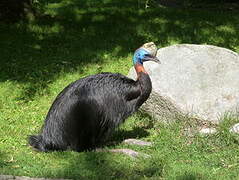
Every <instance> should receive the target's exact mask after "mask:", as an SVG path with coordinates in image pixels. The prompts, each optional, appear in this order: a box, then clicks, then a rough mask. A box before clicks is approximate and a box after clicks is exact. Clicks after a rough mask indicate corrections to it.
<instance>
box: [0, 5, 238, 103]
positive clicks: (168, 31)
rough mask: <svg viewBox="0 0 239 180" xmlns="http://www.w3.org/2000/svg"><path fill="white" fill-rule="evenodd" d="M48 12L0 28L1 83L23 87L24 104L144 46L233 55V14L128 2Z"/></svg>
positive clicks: (55, 8)
mask: <svg viewBox="0 0 239 180" xmlns="http://www.w3.org/2000/svg"><path fill="white" fill-rule="evenodd" d="M49 6H53V7H51V8H48V9H49V12H47V14H46V15H44V16H43V17H41V18H38V19H37V20H36V21H34V22H32V23H30V24H15V25H7V24H1V25H0V29H1V30H0V39H1V42H0V49H1V54H0V63H1V66H0V81H1V82H4V81H7V80H9V81H16V82H19V83H21V84H23V85H24V87H25V89H24V92H23V94H22V95H21V98H22V99H24V100H26V101H28V100H31V99H32V98H34V96H35V95H36V94H37V93H39V92H42V90H47V88H48V85H49V84H50V83H52V82H53V81H54V80H55V79H56V78H57V77H58V75H59V73H60V72H76V71H77V72H79V73H82V72H83V71H84V67H85V66H87V65H88V64H89V65H92V64H103V63H107V62H104V58H103V57H104V55H105V54H111V55H113V56H114V57H118V58H124V57H127V56H128V55H129V54H132V53H133V51H134V50H135V49H136V48H137V47H139V46H140V45H142V44H143V43H145V42H147V41H154V42H155V43H156V44H157V45H158V47H163V46H166V45H169V44H175V43H192V44H213V45H218V46H222V47H226V48H229V49H232V50H238V38H237V36H236V30H237V29H238V28H239V20H238V16H236V15H238V14H237V12H229V13H228V12H227V13H223V12H215V11H214V12H208V11H202V10H200V11H188V10H176V9H168V8H149V9H144V8H142V4H139V3H136V2H135V1H133V0H127V1H125V2H124V3H122V2H120V1H111V0H108V1H103V2H97V1H84V2H82V1H77V0H71V1H62V2H60V3H59V2H58V1H54V0H52V1H50V3H49ZM100 71H101V70H100V69H99V72H100ZM119 72H120V71H119Z"/></svg>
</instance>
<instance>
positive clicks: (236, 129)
mask: <svg viewBox="0 0 239 180" xmlns="http://www.w3.org/2000/svg"><path fill="white" fill-rule="evenodd" d="M230 132H232V133H236V134H239V123H237V124H235V125H234V126H232V127H231V129H230Z"/></svg>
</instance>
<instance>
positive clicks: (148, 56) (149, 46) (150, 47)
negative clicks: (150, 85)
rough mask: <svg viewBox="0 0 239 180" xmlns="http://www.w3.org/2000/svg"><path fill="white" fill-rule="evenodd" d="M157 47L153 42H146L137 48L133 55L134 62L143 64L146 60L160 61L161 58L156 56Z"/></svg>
mask: <svg viewBox="0 0 239 180" xmlns="http://www.w3.org/2000/svg"><path fill="white" fill-rule="evenodd" d="M156 53H157V47H156V45H155V44H154V43H153V42H150V43H146V44H144V45H143V46H141V47H140V48H139V49H137V50H136V51H135V53H134V56H133V64H134V65H136V64H141V65H143V62H145V61H154V62H157V63H159V62H160V61H159V59H158V58H157V57H156Z"/></svg>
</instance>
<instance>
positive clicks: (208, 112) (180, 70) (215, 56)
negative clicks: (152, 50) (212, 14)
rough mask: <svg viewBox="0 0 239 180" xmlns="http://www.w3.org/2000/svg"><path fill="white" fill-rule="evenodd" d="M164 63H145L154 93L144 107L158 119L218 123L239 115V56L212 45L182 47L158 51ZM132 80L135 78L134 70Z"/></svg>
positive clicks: (131, 71)
mask: <svg viewBox="0 0 239 180" xmlns="http://www.w3.org/2000/svg"><path fill="white" fill-rule="evenodd" d="M157 57H158V58H159V60H160V61H161V64H157V63H154V62H146V63H144V67H145V69H146V71H147V72H148V73H149V75H150V77H151V80H152V84H153V92H152V94H151V96H150V98H149V99H148V101H147V102H146V103H145V104H144V105H143V106H142V109H143V110H144V111H147V112H148V113H150V114H151V115H152V116H154V117H155V118H157V119H159V120H162V121H167V122H168V121H172V120H175V119H177V118H181V117H185V116H187V117H192V118H197V119H201V120H206V121H210V122H212V123H218V122H219V121H220V119H222V118H223V117H224V115H225V114H227V115H228V113H229V114H230V115H236V114H237V113H238V112H239V111H238V107H239V106H238V105H239V55H238V54H237V53H235V52H233V51H231V50H228V49H225V48H220V47H216V46H210V45H190V44H180V45H173V46H169V47H165V48H161V49H159V50H158V51H157ZM129 77H131V78H134V79H135V77H136V73H135V70H134V68H131V70H130V72H129Z"/></svg>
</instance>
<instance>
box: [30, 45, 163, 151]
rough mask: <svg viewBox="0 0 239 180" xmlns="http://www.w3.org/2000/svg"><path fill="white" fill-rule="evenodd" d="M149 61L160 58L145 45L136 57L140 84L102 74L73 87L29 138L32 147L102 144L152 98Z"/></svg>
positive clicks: (49, 148) (81, 147) (80, 148)
mask: <svg viewBox="0 0 239 180" xmlns="http://www.w3.org/2000/svg"><path fill="white" fill-rule="evenodd" d="M150 45H154V44H153V43H151V44H150ZM154 46H155V45H154ZM155 47H156V46H155ZM145 61H156V62H158V59H157V58H156V56H155V55H153V54H152V53H151V52H150V51H149V50H148V49H147V48H144V46H143V47H141V48H139V49H137V50H136V51H135V53H134V56H133V64H134V67H135V70H136V72H137V80H136V81H135V80H132V79H130V78H128V77H126V76H123V75H121V74H114V73H100V74H96V75H90V76H87V77H84V78H82V79H79V80H77V81H75V82H73V83H71V84H69V85H68V86H67V87H66V88H65V89H64V90H63V91H62V92H61V93H60V94H59V95H58V96H57V97H56V99H55V101H54V102H53V104H52V106H51V107H50V110H49V112H48V114H47V116H46V119H45V122H44V125H43V127H42V130H41V133H40V134H39V135H32V136H30V137H29V144H30V145H31V146H32V147H34V148H35V149H37V150H39V151H44V152H48V151H54V150H60V151H64V150H67V149H70V150H73V151H84V150H91V149H94V148H96V147H98V146H100V145H102V143H104V142H105V140H106V139H107V137H109V135H110V134H111V133H112V131H113V130H114V129H115V128H116V127H118V125H119V124H120V123H122V122H124V121H125V119H126V118H127V117H129V116H130V115H131V114H132V113H134V112H135V111H137V110H138V109H139V107H140V106H141V105H142V104H143V103H144V102H145V101H146V100H147V99H148V97H149V95H150V93H151V90H152V84H151V80H150V77H149V75H148V74H147V72H146V71H145V69H144V67H143V62H145Z"/></svg>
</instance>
